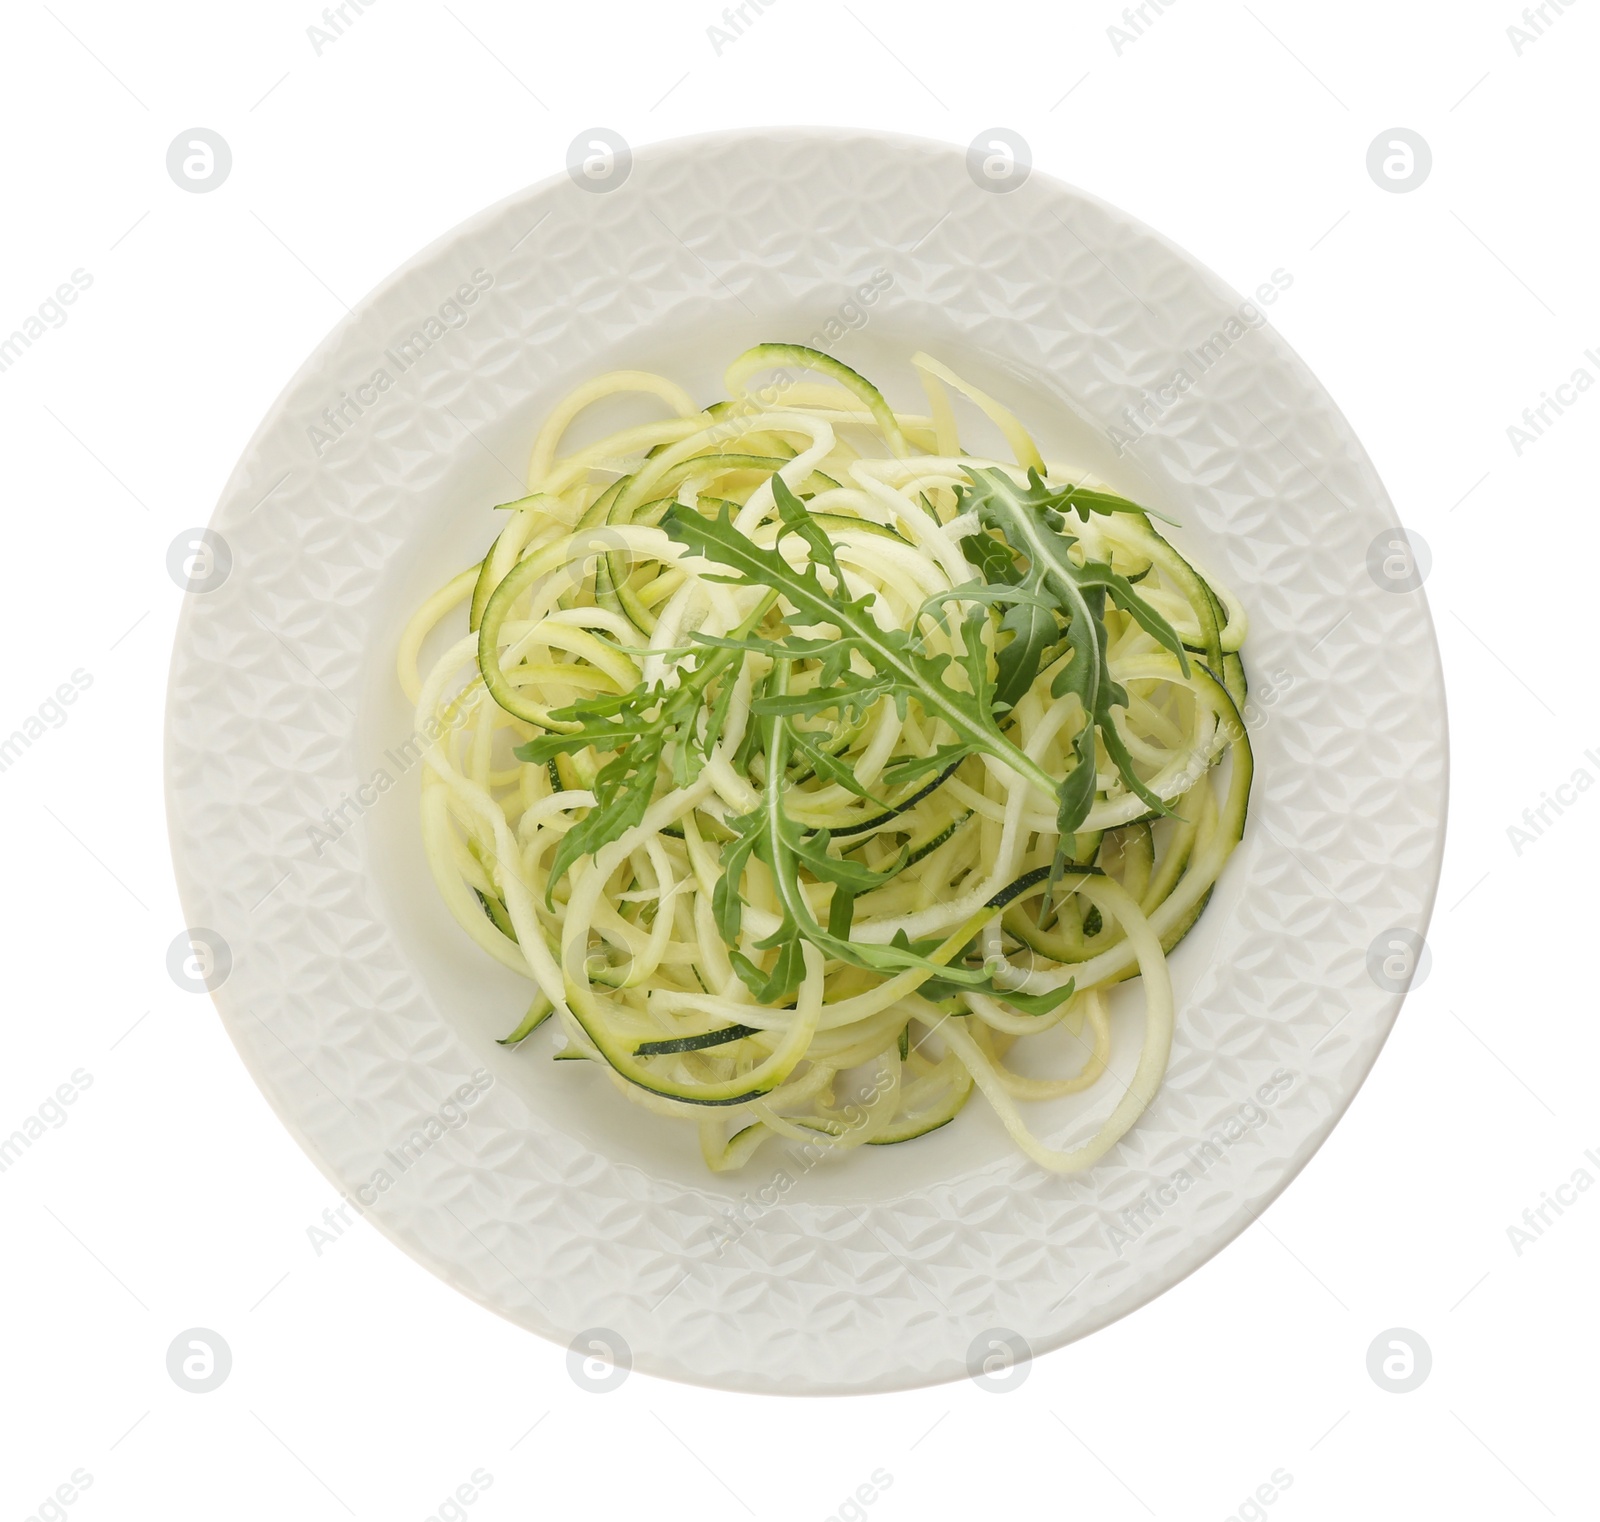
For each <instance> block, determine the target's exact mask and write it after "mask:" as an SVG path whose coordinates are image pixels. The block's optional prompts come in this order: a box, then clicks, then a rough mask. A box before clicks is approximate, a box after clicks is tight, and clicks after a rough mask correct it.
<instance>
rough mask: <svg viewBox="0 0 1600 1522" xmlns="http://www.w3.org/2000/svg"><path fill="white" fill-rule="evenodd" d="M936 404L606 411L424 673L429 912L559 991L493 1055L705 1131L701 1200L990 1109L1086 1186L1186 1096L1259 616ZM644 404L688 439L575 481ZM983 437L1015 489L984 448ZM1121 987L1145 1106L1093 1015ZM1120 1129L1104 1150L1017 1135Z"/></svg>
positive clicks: (1015, 434)
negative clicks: (1180, 982)
mask: <svg viewBox="0 0 1600 1522" xmlns="http://www.w3.org/2000/svg"><path fill="white" fill-rule="evenodd" d="M911 363H912V366H913V368H914V369H915V371H916V373H917V375H918V377H919V379H920V381H921V383H922V386H923V388H924V390H925V392H926V395H927V411H926V412H925V413H908V412H901V411H898V410H895V409H894V408H891V407H890V406H889V404H888V403H887V402H886V401H885V399H884V397H883V395H882V394H881V393H880V392H879V391H878V390H877V389H876V388H875V387H874V386H872V385H871V384H870V383H868V382H867V381H866V380H865V379H863V378H862V377H861V376H860V375H858V374H856V372H855V371H853V370H851V369H849V368H848V367H846V366H845V365H843V364H842V363H840V362H839V361H837V360H835V359H833V358H831V357H829V356H827V355H824V354H822V353H820V352H818V351H815V350H811V349H807V348H802V347H800V346H798V345H793V344H761V345H758V346H757V347H756V348H753V349H751V350H750V351H749V352H747V353H745V354H743V355H741V356H739V357H738V358H737V359H736V360H734V362H733V364H732V365H731V367H730V368H729V369H728V371H727V375H726V379H725V386H726V390H727V396H726V398H725V399H723V400H721V401H718V402H715V403H713V404H711V405H709V406H701V405H700V404H698V403H697V402H695V401H694V400H693V399H692V398H691V397H690V396H689V395H688V394H687V393H686V392H685V391H683V390H682V389H681V388H680V387H678V386H677V385H675V384H674V383H673V382H672V381H671V380H669V379H666V378H664V377H662V376H659V375H653V374H648V373H644V372H640V371H617V372H614V373H611V374H607V375H602V376H599V377H597V378H596V379H594V380H592V381H590V382H588V383H587V384H586V385H583V386H580V387H579V388H578V389H577V390H576V391H574V392H573V393H572V394H571V395H569V396H568V397H567V398H566V399H565V400H564V401H563V402H562V403H561V404H560V405H559V406H558V407H557V408H556V409H555V410H554V412H553V413H552V414H551V415H550V417H549V418H548V419H547V420H546V421H545V423H544V425H543V426H542V427H541V429H540V430H539V432H538V435H537V437H536V438H535V440H534V442H533V446H532V452H531V458H530V460H529V466H528V492H527V495H525V496H523V497H521V498H520V499H519V500H517V501H514V502H509V503H506V504H503V505H502V507H501V508H500V509H499V511H500V512H501V513H503V515H504V523H503V526H502V528H501V530H500V533H499V537H498V538H497V539H496V540H495V541H494V544H493V547H492V548H491V549H490V550H489V552H488V553H487V554H486V555H485V556H484V558H483V560H482V562H481V563H480V564H478V565H476V566H473V567H470V568H468V569H466V570H464V571H462V572H461V574H459V575H458V576H456V577H454V578H453V579H452V580H450V581H449V582H447V583H446V584H445V585H444V586H443V587H442V588H441V589H440V590H439V591H438V592H436V593H435V594H434V595H433V596H432V597H430V598H429V599H428V600H427V601H426V602H425V603H424V604H423V605H422V607H421V608H419V609H418V610H417V612H416V614H415V616H414V617H413V618H412V620H411V621H410V623H409V624H408V626H407V628H406V630H405V632H404V635H403V636H402V639H401V644H400V651H399V663H398V664H399V677H400V681H401V684H402V686H403V687H404V689H405V691H406V693H407V695H408V697H409V698H410V700H411V701H412V702H413V703H415V705H416V710H417V721H418V726H419V729H421V730H425V731H426V732H427V733H441V731H442V736H441V738H440V739H439V740H438V742H437V743H435V744H434V745H432V746H431V748H430V749H429V751H428V752H427V757H426V762H427V764H426V767H425V769H424V775H423V785H422V804H421V828H422V835H423V840H424V843H425V846H426V851H427V857H428V861H429V864H430V867H431V870H432V873H433V876H434V880H435V882H436V884H437V886H438V890H439V892H440V894H441V895H442V897H443V899H444V902H445V904H446V905H447V906H448V907H449V909H450V911H451V913H452V914H453V915H454V917H455V919H456V920H457V921H458V923H459V924H460V925H461V927H462V929H463V930H464V931H465V932H466V934H467V935H469V936H470V937H472V939H473V940H474V941H476V942H477V944H478V946H479V947H481V948H482V951H483V953H484V954H485V955H487V956H490V957H493V958H495V959H496V960H497V961H499V962H500V963H502V964H503V965H504V966H506V967H508V968H510V969H512V970H513V971H515V972H517V973H519V974H521V975H522V976H523V977H525V978H527V979H528V980H529V982H530V984H531V985H532V988H531V1002H530V1005H529V1007H528V1009H527V1012H526V1015H525V1016H524V1018H522V1020H521V1021H520V1023H518V1024H517V1025H516V1027H515V1029H513V1030H512V1031H510V1032H509V1034H508V1035H507V1036H506V1037H505V1038H504V1044H507V1045H510V1046H521V1045H522V1044H523V1043H524V1042H528V1041H529V1038H530V1036H531V1035H532V1034H533V1032H535V1031H536V1030H539V1029H540V1028H541V1027H544V1026H546V1024H547V1022H549V1023H550V1026H551V1028H556V1027H559V1029H560V1031H561V1033H562V1034H563V1035H564V1037H565V1044H564V1045H563V1046H562V1047H561V1049H560V1050H557V1051H555V1052H554V1055H555V1056H556V1057H558V1058H563V1059H577V1060H585V1061H588V1062H591V1063H594V1064H597V1065H598V1066H599V1067H600V1068H601V1069H602V1070H603V1071H604V1072H605V1073H606V1074H607V1075H608V1076H609V1077H610V1079H611V1080H612V1081H613V1082H614V1084H615V1086H616V1088H617V1089H618V1090H619V1091H620V1092H621V1093H622V1094H624V1095H626V1096H627V1097H628V1098H630V1099H632V1100H634V1101H635V1102H637V1103H639V1104H642V1105H645V1106H647V1107H648V1108H649V1109H651V1110H654V1111H656V1112H658V1113H660V1114H662V1115H666V1116H671V1117H674V1118H677V1119H681V1120H685V1121H689V1122H692V1123H693V1124H695V1125H696V1126H697V1127H698V1129H699V1137H700V1145H701V1149H702V1152H703V1155H704V1157H705V1159H706V1162H707V1164H708V1165H709V1166H710V1167H711V1168H713V1169H718V1170H722V1169H730V1168H737V1167H739V1166H741V1165H742V1164H744V1163H746V1162H747V1161H748V1160H749V1159H750V1158H751V1157H752V1156H753V1155H754V1154H755V1153H756V1152H757V1150H758V1149H759V1148H760V1147H761V1146H762V1145H763V1143H765V1142H766V1141H768V1140H769V1139H771V1138H773V1137H782V1138H787V1139H789V1140H791V1141H800V1142H804V1143H806V1144H808V1145H809V1146H811V1147H812V1148H820V1149H822V1150H823V1151H824V1152H828V1153H831V1152H841V1153H842V1152H844V1151H846V1150H848V1149H850V1148H852V1147H856V1146H860V1145H873V1146H883V1145H887V1144H890V1143H897V1142H905V1141H909V1140H911V1139H912V1138H914V1137H918V1136H921V1135H924V1134H926V1133H927V1132H929V1131H932V1130H934V1129H935V1128H937V1127H939V1126H942V1125H944V1124H946V1123H947V1122H949V1121H950V1120H952V1119H953V1118H954V1117H955V1116H956V1115H957V1114H958V1112H959V1111H960V1110H961V1109H962V1108H963V1106H964V1105H965V1104H966V1103H967V1101H968V1100H969V1098H970V1097H971V1096H972V1094H973V1092H974V1090H976V1091H978V1092H979V1093H981V1095H982V1097H983V1099H984V1100H985V1101H986V1102H987V1103H988V1104H990V1105H991V1106H992V1107H993V1108H994V1110H995V1111H996V1113H997V1114H998V1116H999V1118H1000V1119H1001V1121H1002V1122H1003V1123H1004V1125H1005V1128H1006V1130H1007V1131H1008V1132H1009V1134H1010V1135H1011V1137H1012V1138H1013V1139H1014V1140H1015V1142H1016V1144H1017V1146H1018V1147H1020V1148H1021V1149H1022V1150H1023V1151H1024V1152H1025V1153H1026V1154H1027V1155H1028V1156H1029V1157H1030V1158H1032V1159H1033V1160H1034V1161H1035V1162H1037V1163H1038V1164H1040V1165H1042V1166H1043V1167H1045V1168H1049V1169H1052V1170H1055V1171H1057V1172H1063V1173H1067V1172H1074V1171H1077V1170H1080V1169H1083V1168H1085V1167H1087V1166H1089V1165H1090V1164H1091V1163H1093V1162H1094V1161H1095V1160H1096V1159H1097V1158H1099V1157H1101V1156H1103V1155H1104V1154H1105V1153H1106V1151H1107V1150H1108V1149H1109V1148H1110V1147H1112V1146H1113V1145H1114V1144H1115V1143H1116V1142H1117V1140H1118V1139H1119V1138H1120V1137H1122V1136H1123V1135H1124V1134H1125V1133H1126V1132H1127V1131H1128V1129H1129V1128H1130V1127H1131V1126H1132V1125H1133V1124H1134V1122H1135V1121H1136V1120H1137V1119H1138V1118H1139V1116H1140V1115H1141V1114H1142V1113H1143V1111H1144V1110H1145V1109H1146V1107H1147V1106H1148V1105H1149V1103H1150V1101H1151V1099H1152V1097H1153V1096H1154V1095H1155V1093H1156V1091H1157V1089H1158V1088H1159V1086H1160V1083H1161V1080H1162V1077H1163V1074H1164V1072H1165V1069H1166V1064H1167V1058H1168V1053H1169V1050H1170V1046H1171V1041H1172V1033H1173V1020H1174V1009H1173V995H1172V984H1171V980H1170V978H1169V976H1168V971H1167V961H1166V959H1167V954H1168V953H1169V952H1170V951H1171V950H1172V948H1173V946H1174V945H1176V943H1177V942H1178V941H1179V940H1180V939H1181V938H1182V937H1183V936H1184V935H1185V934H1186V933H1187V932H1188V930H1189V929H1190V927H1191V926H1192V925H1193V924H1194V923H1195V921H1196V919H1197V918H1198V917H1199V915H1200V914H1201V912H1202V911H1203V909H1204V908H1205V905H1206V902H1207V900H1208V898H1209V896H1210V894H1211V892H1212V889H1213V887H1214V886H1215V884H1216V882H1217V879H1218V876H1219V874H1220V873H1221V871H1222V869H1223V867H1224V865H1225V863H1226V862H1227V860H1228V857H1229V854H1230V853H1231V852H1232V851H1233V849H1234V847H1235V846H1236V845H1237V844H1238V841H1239V839H1240V837H1241V833H1242V831H1243V828H1244V821H1245V812H1246V808H1247V805H1248V802H1249V794H1250V782H1251V754H1250V746H1249V741H1248V738H1247V736H1246V734H1245V729H1244V725H1243V722H1242V720H1241V718H1240V713H1241V711H1242V709H1243V707H1244V698H1245V674H1244V666H1243V664H1242V661H1241V658H1240V647H1241V645H1242V643H1243V640H1244V636H1245V615H1244V611H1243V610H1242V608H1241V607H1240V606H1239V604H1238V602H1237V600H1236V599H1235V598H1234V597H1233V596H1232V594H1231V593H1229V592H1228V591H1227V589H1226V588H1224V587H1223V586H1222V585H1221V584H1220V583H1218V582H1216V581H1215V580H1214V579H1211V578H1208V577H1206V576H1204V575H1203V574H1202V573H1201V572H1200V571H1199V570H1198V569H1197V568H1196V567H1195V565H1194V564H1193V563H1192V562H1191V561H1190V560H1189V559H1186V558H1185V557H1184V556H1183V555H1180V554H1179V553H1178V551H1177V550H1176V549H1175V548H1174V547H1173V546H1172V544H1171V543H1169V541H1168V540H1167V539H1166V538H1165V537H1164V536H1163V535H1162V534H1161V533H1160V532H1159V530H1158V529H1157V528H1156V526H1155V524H1154V522H1153V521H1152V518H1153V517H1154V516H1156V515H1153V514H1151V513H1150V512H1148V511H1146V510H1144V509H1142V508H1140V507H1139V506H1137V505H1136V504H1135V503H1133V502H1131V501H1129V500H1127V499H1126V498H1124V497H1121V496H1119V495H1117V494H1115V493H1113V492H1111V491H1110V490H1108V489H1107V488H1105V487H1104V486H1103V485H1101V484H1099V483H1096V482H1093V481H1090V480H1088V479H1086V478H1085V477H1084V476H1083V475H1082V474H1081V473H1076V474H1075V473H1074V472H1072V471H1070V470H1069V469H1068V468H1067V467H1066V466H1064V465H1062V464H1059V463H1047V462H1046V461H1045V460H1044V459H1043V458H1042V457H1041V455H1040V453H1039V451H1038V449H1037V447H1036V446H1035V444H1034V442H1033V440H1032V438H1031V437H1030V436H1029V434H1028V433H1027V431H1026V430H1025V429H1024V428H1023V426H1022V425H1021V423H1020V422H1019V421H1018V420H1017V418H1016V417H1015V416H1014V415H1013V414H1012V413H1011V412H1010V411H1009V410H1007V409H1006V408H1005V407H1003V406H1002V405H1001V404H1000V403H999V402H998V401H996V400H995V399H994V398H992V397H990V396H988V395H986V394H985V393H984V392H982V391H980V390H978V389H977V388H976V387H974V386H972V385H970V384H969V383H967V382H966V381H965V380H963V379H962V378H961V377H960V376H958V375H956V374H955V373H953V372H952V371H951V370H949V369H948V368H946V367H945V366H944V365H942V364H940V363H939V362H938V361H937V360H935V359H933V358H931V357H930V356H928V355H925V354H917V355H915V356H913V358H912V361H911ZM627 393H635V394H639V395H643V396H644V397H646V398H648V399H650V402H649V405H650V406H651V408H652V409H653V410H657V411H659V412H660V413H662V414H663V415H662V416H660V417H659V419H658V420H657V421H652V422H645V423H642V424H637V425H635V426H630V427H626V428H622V429H620V430H618V431H616V432H613V433H611V434H609V435H608V436H606V437H604V438H602V439H600V440H599V441H598V442H595V443H592V444H586V445H584V446H582V447H575V448H571V449H568V450H567V451H566V452H565V453H563V452H562V451H563V444H564V441H565V439H566V436H567V434H568V430H569V428H570V426H571V425H572V423H573V422H574V420H575V419H577V418H578V417H579V415H580V414H581V413H583V412H584V410H585V409H587V408H589V407H591V406H592V405H594V404H595V403H597V402H602V401H604V400H606V399H609V398H614V397H617V396H619V395H623V394H627ZM969 406H970V407H972V408H974V409H976V412H977V413H979V414H982V415H984V416H986V417H987V419H988V420H989V422H990V423H991V424H992V425H993V430H994V431H995V432H997V434H998V437H1000V438H1002V439H1004V441H1005V449H1006V451H1007V452H1009V454H1010V455H1011V458H1009V459H993V458H985V457H983V456H978V455H972V454H969V453H967V452H966V451H964V450H963V448H962V446H961V442H960V438H959V436H958V426H957V408H958V407H959V408H962V409H965V408H967V407H969ZM425 644H426V645H427V647H428V649H429V651H430V659H429V661H428V662H427V664H426V669H425V670H424V669H422V663H421V659H420V657H421V652H422V650H423V648H424V645H425ZM433 652H437V654H436V655H434V654H433ZM1224 762H1225V763H1226V764H1222V763H1224ZM1134 978H1137V979H1138V980H1139V988H1140V993H1141V995H1142V1001H1143V1035H1142V1040H1141V1044H1140V1048H1139V1054H1138V1058H1137V1062H1136V1064H1135V1065H1134V1068H1133V1072H1132V1074H1131V1076H1130V1077H1128V1078H1127V1080H1126V1081H1125V1082H1124V1080H1123V1079H1122V1078H1121V1077H1119V1076H1117V1075H1115V1074H1112V1073H1111V1071H1110V1055H1111V1041H1112V1028H1111V1012H1110V1008H1109V1004H1108V998H1107V996H1108V993H1109V991H1110V990H1111V989H1112V988H1113V987H1114V985H1116V984H1118V983H1119V982H1122V981H1125V980H1128V979H1134ZM508 1023H510V1022H509V1021H508ZM1047 1031H1054V1032H1056V1033H1057V1035H1056V1038H1055V1044H1056V1045H1057V1046H1059V1047H1064V1048H1065V1049H1066V1050H1068V1051H1074V1052H1075V1055H1074V1056H1073V1057H1072V1058H1071V1059H1070V1067H1071V1070H1070V1071H1068V1072H1066V1073H1064V1074H1062V1075H1061V1076H1056V1077H1034V1076H1025V1075H1024V1074H1023V1073H1022V1072H1021V1071H1019V1070H1018V1068H1017V1066H1016V1059H1017V1057H1018V1056H1020V1055H1022V1054H1019V1053H1013V1048H1014V1047H1016V1046H1017V1044H1018V1043H1019V1042H1023V1041H1025V1040H1026V1039H1027V1038H1029V1037H1031V1036H1037V1035H1040V1034H1042V1033H1044V1032H1047ZM1063 1037H1064V1038H1065V1039H1063ZM529 1045H530V1048H531V1047H533V1046H536V1045H538V1046H542V1045H543V1042H542V1041H541V1042H538V1043H532V1042H530V1043H529ZM1102 1080H1104V1082H1102ZM1096 1089H1098V1090H1101V1091H1103V1092H1100V1093H1096V1094H1095V1095H1094V1096H1092V1097H1090V1098H1088V1099H1086V1100H1085V1101H1084V1103H1085V1104H1086V1105H1090V1106H1094V1107H1095V1108H1094V1112H1093V1113H1095V1114H1097V1115H1098V1114H1102V1113H1103V1114H1104V1119H1103V1120H1102V1121H1100V1123H1099V1125H1098V1129H1097V1130H1096V1131H1095V1132H1094V1134H1093V1135H1092V1136H1091V1137H1090V1138H1089V1139H1088V1140H1087V1141H1085V1142H1084V1143H1083V1144H1082V1145H1080V1146H1076V1147H1073V1148H1071V1149H1068V1150H1061V1149H1058V1148H1056V1147H1052V1146H1050V1145H1048V1144H1047V1143H1046V1142H1045V1141H1043V1140H1041V1139H1040V1138H1039V1137H1038V1136H1037V1135H1036V1134H1035V1132H1034V1131H1033V1130H1032V1129H1031V1128H1030V1126H1029V1124H1028V1121H1027V1118H1026V1115H1025V1113H1024V1112H1025V1110H1026V1108H1027V1107H1028V1106H1029V1105H1030V1104H1033V1103H1036V1102H1038V1101H1041V1100H1050V1099H1056V1098H1059V1097H1061V1096H1065V1095H1072V1094H1078V1093H1082V1092H1085V1091H1089V1090H1096ZM1085 1128H1086V1127H1085Z"/></svg>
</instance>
